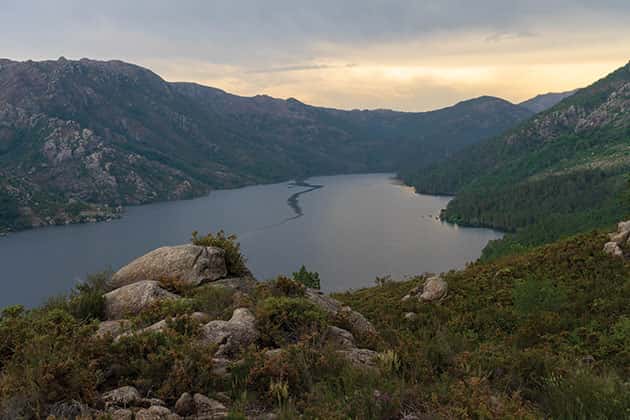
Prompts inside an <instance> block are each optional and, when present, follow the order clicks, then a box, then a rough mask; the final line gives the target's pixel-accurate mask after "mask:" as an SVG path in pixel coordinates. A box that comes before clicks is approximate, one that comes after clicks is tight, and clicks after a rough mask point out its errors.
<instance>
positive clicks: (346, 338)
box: [324, 326, 356, 349]
mask: <svg viewBox="0 0 630 420" xmlns="http://www.w3.org/2000/svg"><path fill="white" fill-rule="evenodd" d="M324 341H325V342H326V343H328V344H330V345H332V346H334V347H336V348H339V349H352V348H355V347H356V344H355V342H354V336H353V335H352V333H351V332H350V331H346V330H344V329H343V328H338V327H333V326H330V327H328V329H327V330H326V334H325V335H324Z"/></svg>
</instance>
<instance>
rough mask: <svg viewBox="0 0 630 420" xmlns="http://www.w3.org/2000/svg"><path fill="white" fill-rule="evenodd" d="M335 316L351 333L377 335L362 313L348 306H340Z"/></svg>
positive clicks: (361, 335)
mask: <svg viewBox="0 0 630 420" xmlns="http://www.w3.org/2000/svg"><path fill="white" fill-rule="evenodd" d="M337 316H338V317H339V318H340V319H341V320H342V322H343V323H344V324H345V325H347V326H348V329H349V330H350V331H351V332H352V334H354V335H356V336H358V337H366V336H377V335H378V332H377V331H376V328H374V326H373V325H372V323H371V322H370V321H368V320H367V318H365V317H364V316H363V314H361V313H359V312H357V311H353V310H352V309H351V308H350V307H349V306H344V307H342V308H341V310H339V312H338V314H337Z"/></svg>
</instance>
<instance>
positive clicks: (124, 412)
mask: <svg viewBox="0 0 630 420" xmlns="http://www.w3.org/2000/svg"><path fill="white" fill-rule="evenodd" d="M101 418H103V419H111V420H133V411H131V410H129V409H127V408H120V409H118V410H113V411H110V412H108V413H107V414H106V415H105V416H104V417H96V419H101Z"/></svg>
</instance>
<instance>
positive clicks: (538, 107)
mask: <svg viewBox="0 0 630 420" xmlns="http://www.w3.org/2000/svg"><path fill="white" fill-rule="evenodd" d="M575 92H577V90H571V91H568V92H560V93H553V92H550V93H544V94H542V95H537V96H535V97H533V98H531V99H528V100H526V101H524V102H521V103H520V104H519V105H520V106H522V107H524V108H527V109H529V110H530V111H532V112H533V113H535V114H538V113H539V112H543V111H546V110H548V109H549V108H552V107H554V106H555V105H556V104H557V103H559V102H561V101H562V100H563V99H565V98H568V97H569V96H571V95H573V94H574V93H575Z"/></svg>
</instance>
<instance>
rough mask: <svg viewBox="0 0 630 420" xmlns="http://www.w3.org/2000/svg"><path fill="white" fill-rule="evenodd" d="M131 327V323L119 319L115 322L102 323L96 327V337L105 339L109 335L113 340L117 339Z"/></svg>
mask: <svg viewBox="0 0 630 420" xmlns="http://www.w3.org/2000/svg"><path fill="white" fill-rule="evenodd" d="M129 327H131V322H130V321H128V320H126V319H119V320H115V321H103V322H101V323H100V324H99V325H98V330H96V334H95V335H96V337H99V338H101V337H106V336H108V335H111V336H112V337H113V338H116V337H118V336H119V335H121V334H122V333H124V331H125V330H126V329H127V328H129Z"/></svg>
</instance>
